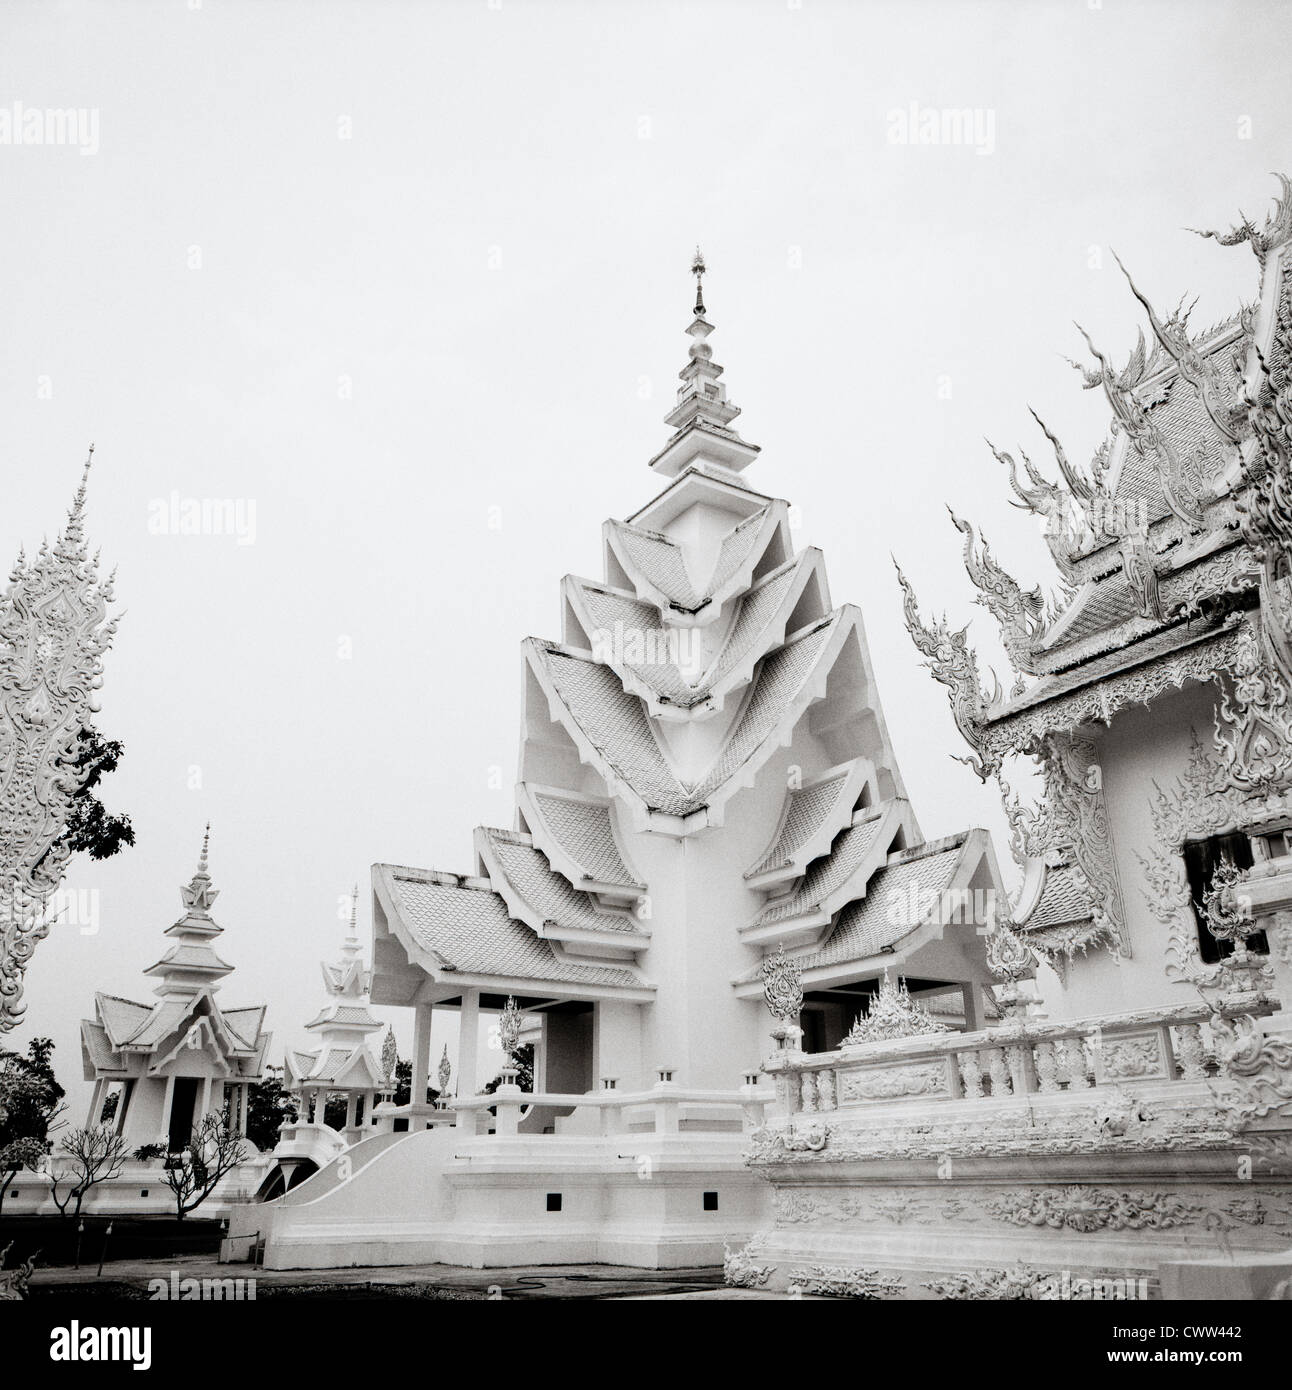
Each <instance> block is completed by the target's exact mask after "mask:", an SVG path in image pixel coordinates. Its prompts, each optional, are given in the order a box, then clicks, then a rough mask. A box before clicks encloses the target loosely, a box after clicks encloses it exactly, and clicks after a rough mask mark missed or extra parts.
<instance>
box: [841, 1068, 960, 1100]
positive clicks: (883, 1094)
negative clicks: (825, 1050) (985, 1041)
mask: <svg viewBox="0 0 1292 1390" xmlns="http://www.w3.org/2000/svg"><path fill="white" fill-rule="evenodd" d="M945 1089H946V1067H945V1066H944V1065H943V1064H942V1063H938V1062H934V1063H930V1064H928V1065H926V1066H918V1067H876V1068H875V1069H874V1070H872V1071H853V1072H845V1073H844V1075H843V1077H842V1095H843V1099H844V1100H900V1099H902V1098H903V1097H904V1096H931V1095H936V1094H937V1093H938V1092H939V1091H943V1090H945Z"/></svg>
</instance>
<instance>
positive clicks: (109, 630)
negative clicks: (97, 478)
mask: <svg viewBox="0 0 1292 1390" xmlns="http://www.w3.org/2000/svg"><path fill="white" fill-rule="evenodd" d="M88 472H89V464H88V463H87V464H86V475H87V476H88ZM85 489H86V477H85V476H83V477H82V479H81V485H80V488H79V489H78V491H77V493H76V498H75V500H74V502H73V504H72V507H71V510H70V511H69V512H68V517H67V524H66V526H65V527H64V528H63V532H62V534H61V535H60V536H59V538H58V540H57V541H56V542H55V543H54V544H53V545H52V546H51V545H49V544H42V546H41V548H40V551H39V553H38V554H37V556H36V559H35V560H34V561H31V562H28V561H27V560H26V558H25V557H24V556H22V555H20V556H19V557H18V562H17V564H16V565H15V566H14V568H13V571H12V573H11V574H10V576H9V588H8V589H7V591H6V592H5V593H4V595H3V596H0V1032H5V1031H7V1030H8V1029H11V1028H13V1027H15V1026H16V1025H17V1024H18V1022H19V1020H20V1019H21V1017H22V1014H23V1005H22V992H23V975H24V972H25V971H26V968H27V962H28V961H29V960H30V959H31V956H32V953H33V951H34V950H35V948H36V943H37V942H38V941H40V940H42V939H43V938H44V937H45V936H47V935H48V934H49V928H50V923H49V922H48V921H47V920H46V904H47V902H48V900H49V898H50V896H51V894H52V893H53V892H54V890H55V889H56V888H57V887H58V885H59V883H60V882H61V881H62V877H63V872H64V870H65V868H66V866H67V861H68V859H69V858H70V856H71V846H70V844H69V843H68V841H67V840H65V839H61V838H60V837H61V836H62V833H63V830H64V827H65V826H66V824H67V817H68V812H69V809H70V806H71V801H72V797H73V796H74V795H75V794H76V792H77V791H78V790H79V787H80V779H81V777H82V776H84V775H85V774H78V772H77V771H76V770H75V760H76V755H77V751H78V749H79V748H80V746H81V737H82V731H83V730H85V729H86V728H87V727H88V726H89V724H90V721H91V716H92V714H93V712H94V710H95V708H96V705H95V696H94V692H95V691H96V690H97V689H98V687H99V686H100V685H101V684H102V680H103V676H102V672H103V661H102V658H103V654H104V652H106V651H107V649H108V647H109V645H110V644H111V641H112V638H113V635H114V634H115V632H116V624H117V620H116V619H115V618H114V619H112V620H111V621H108V620H107V605H108V603H109V602H110V601H111V598H112V580H111V578H109V579H108V580H106V581H102V580H100V578H99V573H98V564H97V557H95V558H92V557H91V556H90V554H89V551H88V549H87V546H86V542H85V531H84V511H85ZM86 771H87V772H88V769H87V770H86Z"/></svg>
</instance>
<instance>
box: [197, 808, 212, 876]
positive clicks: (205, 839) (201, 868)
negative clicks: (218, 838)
mask: <svg viewBox="0 0 1292 1390" xmlns="http://www.w3.org/2000/svg"><path fill="white" fill-rule="evenodd" d="M210 848H211V822H210V821H207V823H206V830H205V831H204V832H203V834H202V853H201V854H200V855H199V856H198V861H197V871H198V873H199V874H204V875H206V876H207V877H210V875H209V873H208V870H207V851H208V850H209V849H210Z"/></svg>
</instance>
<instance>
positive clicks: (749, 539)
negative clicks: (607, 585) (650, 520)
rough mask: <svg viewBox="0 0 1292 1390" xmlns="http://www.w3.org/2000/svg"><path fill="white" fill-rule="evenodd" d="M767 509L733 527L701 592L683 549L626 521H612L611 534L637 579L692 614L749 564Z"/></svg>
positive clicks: (660, 533)
mask: <svg viewBox="0 0 1292 1390" xmlns="http://www.w3.org/2000/svg"><path fill="white" fill-rule="evenodd" d="M769 512H770V507H763V508H761V509H760V510H759V511H756V512H754V513H753V515H751V516H747V517H746V518H745V519H744V520H743V521H741V522H739V523H738V524H737V525H736V526H734V527H733V528H732V529H731V530H730V531H729V532H728V533H727V535H726V536H725V537H723V540H722V544H721V546H720V548H719V550H718V558H717V562H716V563H715V565H714V570H713V574H712V575H711V576H710V577H709V578H708V582H707V583H706V584H705V585H704V592H703V593H702V592H701V591H700V589H699V587H698V586H697V585H696V583H695V581H694V580H693V579H692V577H691V574H690V571H689V570H688V569H687V565H686V560H685V556H684V552H683V549H682V546H681V545H679V544H678V543H677V542H676V541H674V540H671V539H670V538H669V537H668V536H666V535H664V534H663V533H662V532H659V531H648V530H646V529H645V528H644V527H640V526H630V525H629V524H628V523H627V522H626V521H611V522H609V523H608V524H609V526H610V528H611V533H612V534H613V536H614V538H615V540H616V541H617V542H618V545H619V549H620V553H621V554H622V556H623V558H624V559H626V560H627V562H628V565H629V567H630V568H631V569H632V570H634V571H636V575H635V576H634V578H636V577H640V578H641V579H644V580H645V581H646V583H647V584H648V585H649V586H650V587H651V588H652V589H655V590H656V591H658V592H659V593H661V594H663V595H664V597H665V598H666V599H667V600H668V601H669V602H670V603H671V604H673V605H675V606H676V607H677V608H680V609H682V610H684V611H686V612H694V611H696V610H697V609H699V608H701V607H703V606H704V604H705V603H706V602H708V600H709V599H711V598H712V597H713V596H714V595H715V594H718V593H719V592H720V591H721V590H722V589H723V588H724V586H726V585H728V584H730V583H731V581H732V580H733V579H734V578H735V577H736V576H737V575H738V574H739V573H740V570H741V569H742V567H743V566H745V565H746V564H748V562H749V560H750V557H751V555H752V553H753V550H754V547H755V546H756V545H757V543H758V540H759V538H760V536H762V535H763V534H764V525H765V523H766V521H767V518H768V514H769Z"/></svg>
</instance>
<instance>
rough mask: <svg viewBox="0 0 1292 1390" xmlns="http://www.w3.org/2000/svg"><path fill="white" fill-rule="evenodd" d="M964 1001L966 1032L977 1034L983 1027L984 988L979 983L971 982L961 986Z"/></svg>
mask: <svg viewBox="0 0 1292 1390" xmlns="http://www.w3.org/2000/svg"><path fill="white" fill-rule="evenodd" d="M960 994H961V997H962V998H963V999H964V1015H965V1032H966V1033H976V1032H977V1031H978V1030H979V1029H980V1028H981V1027H982V1025H983V1017H982V1012H983V1011H982V986H981V985H980V984H978V983H977V981H969V982H967V983H965V984H963V985H961V986H960Z"/></svg>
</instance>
